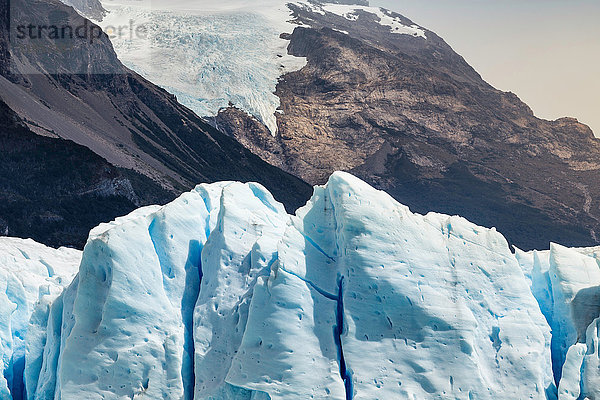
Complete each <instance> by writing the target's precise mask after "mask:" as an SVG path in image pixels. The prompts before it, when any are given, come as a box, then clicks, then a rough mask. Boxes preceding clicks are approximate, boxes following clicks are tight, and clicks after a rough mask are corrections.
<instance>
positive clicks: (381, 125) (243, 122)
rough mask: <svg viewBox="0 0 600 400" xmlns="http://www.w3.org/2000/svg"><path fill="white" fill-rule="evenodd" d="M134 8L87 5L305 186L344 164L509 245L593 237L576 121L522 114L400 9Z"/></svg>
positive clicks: (192, 99)
mask: <svg viewBox="0 0 600 400" xmlns="http://www.w3.org/2000/svg"><path fill="white" fill-rule="evenodd" d="M349 3H353V4H349ZM123 4H126V5H123ZM138 4H142V5H138V6H136V5H135V4H134V3H124V2H120V3H114V2H109V1H105V2H103V5H104V6H105V8H106V9H107V12H108V13H107V17H106V21H107V23H111V24H113V22H111V21H124V20H126V18H127V17H128V16H131V18H132V20H133V21H136V22H138V23H140V24H141V25H143V26H147V27H149V28H148V29H149V32H150V36H149V38H150V39H149V41H147V42H146V41H135V40H134V41H132V40H130V39H129V37H128V36H127V35H122V36H117V37H114V38H112V41H113V43H114V45H115V49H116V51H117V53H118V55H119V57H120V58H121V59H122V60H123V62H124V63H125V64H126V65H128V66H130V67H131V68H133V69H135V70H136V71H138V72H140V73H141V74H142V75H144V76H145V77H147V78H149V79H150V80H151V81H153V82H155V83H157V84H159V85H160V86H162V87H165V88H167V89H168V90H169V91H170V92H172V93H174V94H176V95H177V97H178V99H180V100H181V101H182V102H183V103H184V104H186V105H188V106H189V107H191V108H192V109H193V110H195V111H196V112H197V113H198V114H199V115H202V116H207V117H209V119H210V120H211V123H212V124H213V125H214V126H216V127H217V128H218V129H220V130H223V131H225V132H227V133H229V134H230V135H231V136H232V137H234V138H236V139H237V140H238V141H239V142H240V143H242V144H243V145H244V146H246V147H247V148H249V149H250V150H252V152H253V153H255V154H257V155H259V156H260V157H261V158H262V159H263V160H265V161H268V162H269V163H271V164H272V165H275V166H277V167H279V168H282V169H284V170H285V171H287V172H289V173H292V174H294V175H295V176H298V177H300V178H301V179H303V180H305V181H307V182H309V183H311V184H321V183H324V182H325V180H326V179H327V177H328V176H329V175H330V174H331V173H332V172H333V171H336V170H346V171H350V172H352V173H354V174H356V175H357V176H359V177H361V178H362V179H364V180H366V181H367V182H369V183H370V184H372V185H374V186H375V187H377V188H379V189H383V190H385V191H387V192H388V193H390V194H391V195H392V196H393V197H394V198H396V199H397V200H399V201H401V202H402V203H404V204H407V205H408V206H410V207H411V209H412V210H415V211H419V212H427V211H429V210H435V211H439V212H443V213H448V214H458V215H462V216H465V217H467V218H469V219H470V220H472V221H474V222H476V223H478V224H480V225H483V226H488V227H491V226H495V227H497V228H498V229H499V230H501V231H502V232H504V234H505V235H506V236H507V238H508V239H509V241H510V242H511V243H514V244H516V245H518V246H519V247H521V248H525V249H531V248H547V247H548V243H549V242H550V241H554V242H557V243H562V244H564V245H579V246H581V245H594V244H598V243H599V241H598V237H597V235H596V233H597V232H598V226H599V225H598V223H599V222H598V219H599V218H600V211H599V210H600V208H599V204H598V200H597V199H598V198H600V193H599V192H598V185H596V184H595V182H597V181H598V179H599V178H600V176H599V171H600V161H599V160H600V147H599V146H600V145H599V142H598V140H597V139H596V138H595V137H594V135H593V133H592V131H591V130H590V129H589V128H588V127H587V126H585V125H583V124H581V123H579V122H578V121H576V120H575V119H572V118H563V119H559V120H556V121H546V120H542V119H539V118H536V117H535V116H534V114H533V113H532V111H531V110H530V108H529V107H528V106H527V105H526V104H524V103H523V102H521V101H520V100H519V98H518V97H517V96H516V95H515V94H513V93H505V92H501V91H499V90H496V89H494V88H493V87H492V86H490V85H489V84H487V83H486V82H485V81H484V80H483V79H482V78H481V77H480V75H479V74H478V73H477V72H476V71H475V70H474V69H473V68H471V67H470V66H469V65H468V63H467V62H466V61H465V60H464V59H463V58H462V57H461V56H460V55H458V54H456V53H455V52H454V51H453V50H452V48H451V47H450V46H449V45H448V44H446V43H445V42H444V41H443V39H442V38H440V37H439V36H437V35H436V34H435V33H434V32H432V31H430V30H428V29H426V28H424V27H421V26H419V25H417V24H415V23H414V22H412V21H410V20H409V19H407V18H406V17H404V16H402V15H400V14H397V13H394V12H391V11H388V10H385V9H380V8H376V7H368V6H366V5H365V4H364V2H360V3H358V2H351V1H344V2H337V3H334V2H319V1H313V0H309V1H293V2H287V1H280V0H268V1H266V2H265V4H264V6H261V7H256V6H252V5H248V3H247V2H243V1H240V2H233V4H231V3H223V2H216V1H212V0H211V1H206V2H202V7H199V6H198V5H195V3H192V2H185V1H182V2H177V3H172V2H164V1H155V2H152V7H149V6H144V5H143V3H139V2H138ZM179 9H182V10H183V9H185V10H186V11H185V15H183V12H182V11H180V10H179ZM194 10H196V12H194ZM165 32H168V34H166V33H165ZM473 34H474V35H476V32H474V33H473ZM254 43H261V44H263V45H261V46H254V45H253V44H254ZM145 46H150V47H149V48H150V49H151V51H150V50H147V53H149V54H146V53H144V52H143V51H142V50H141V49H147V47H145ZM229 103H231V104H229Z"/></svg>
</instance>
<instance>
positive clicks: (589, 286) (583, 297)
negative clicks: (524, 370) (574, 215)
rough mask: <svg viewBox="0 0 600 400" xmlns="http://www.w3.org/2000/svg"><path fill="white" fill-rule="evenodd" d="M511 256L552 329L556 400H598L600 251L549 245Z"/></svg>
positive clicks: (599, 382)
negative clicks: (583, 399) (524, 274)
mask: <svg viewBox="0 0 600 400" xmlns="http://www.w3.org/2000/svg"><path fill="white" fill-rule="evenodd" d="M516 256H517V259H518V260H519V263H520V264H521V265H522V267H523V270H524V271H525V273H526V275H527V277H528V279H529V282H530V285H531V287H532V293H533V294H534V295H535V297H536V298H537V300H538V302H539V304H540V309H541V311H542V312H543V313H544V316H545V317H546V320H547V321H548V324H549V326H550V327H551V329H552V343H551V353H552V367H553V373H554V379H555V382H558V383H559V384H558V398H559V399H561V400H562V399H574V400H576V399H579V398H589V399H596V398H600V369H599V367H600V358H599V357H600V351H599V348H598V341H599V336H598V335H599V334H600V332H599V331H598V328H599V324H600V319H599V318H598V317H599V316H600V247H595V248H583V249H569V248H566V247H563V246H560V245H557V244H552V245H551V247H550V250H549V251H532V252H528V253H524V252H521V251H518V250H517V253H516Z"/></svg>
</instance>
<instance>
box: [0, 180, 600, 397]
mask: <svg viewBox="0 0 600 400" xmlns="http://www.w3.org/2000/svg"><path fill="white" fill-rule="evenodd" d="M0 247H1V248H2V253H0V254H7V255H8V256H6V257H3V258H0V272H2V271H8V273H9V274H14V275H16V276H19V279H18V280H16V281H14V279H13V280H9V287H10V288H17V287H19V288H20V287H21V286H18V282H22V283H21V284H22V285H23V286H22V287H23V288H25V291H26V292H28V293H32V294H33V297H23V295H22V294H20V293H22V292H21V289H19V290H14V289H10V290H7V291H6V293H5V292H4V291H0V293H2V295H0V301H4V302H7V301H8V303H7V304H11V303H15V304H24V305H26V307H25V306H23V307H18V308H17V309H16V311H13V309H11V308H6V307H2V308H0V317H1V318H0V329H1V332H4V333H3V336H2V344H3V346H2V347H0V351H1V352H2V353H1V354H2V359H3V360H4V361H5V362H4V363H3V364H0V365H1V366H2V368H4V371H3V372H4V373H3V375H2V376H3V377H15V376H23V377H24V389H23V388H22V387H21V386H19V384H18V381H15V380H14V379H12V380H10V379H7V381H8V384H7V385H5V386H0V390H2V389H1V388H2V387H4V391H3V392H0V393H1V395H2V398H8V399H10V398H13V399H19V400H20V399H22V398H24V397H22V396H21V394H22V393H23V390H25V391H26V394H27V397H26V398H28V399H51V398H100V397H104V398H111V399H131V398H134V399H136V398H145V397H147V398H166V399H182V398H185V399H205V398H212V399H231V400H234V399H235V400H241V399H271V400H276V399H307V398H321V399H324V398H327V399H340V400H341V399H346V400H348V399H355V400H358V399H376V398H381V399H392V398H457V399H473V398H476V399H524V398H532V399H557V398H560V399H577V398H583V397H587V398H595V397H596V396H598V387H599V386H598V385H597V381H598V379H599V375H598V368H597V366H598V363H599V362H600V361H599V358H598V342H599V339H598V338H599V331H598V324H599V323H600V322H599V321H600V318H598V317H599V315H600V309H599V308H598V301H597V300H598V290H597V289H598V285H599V283H600V268H599V267H598V265H599V264H598V260H599V259H600V258H599V257H600V248H589V249H568V248H565V247H562V246H559V245H553V246H552V248H551V250H550V251H541V252H538V251H533V252H523V251H520V250H519V251H517V252H516V254H513V253H511V251H510V250H509V246H508V243H507V241H506V240H505V239H504V237H503V236H502V235H501V234H499V233H498V232H496V231H495V230H494V229H487V228H482V227H479V226H476V225H474V224H472V223H470V222H468V221H467V220H465V219H463V218H460V217H450V216H447V215H442V214H437V213H430V214H427V215H425V216H423V215H419V214H414V213H412V212H410V210H409V209H408V208H407V207H406V206H404V205H401V204H399V203H398V202H396V201H395V200H394V199H393V198H392V197H390V196H389V195H388V194H386V193H385V192H381V191H378V190H376V189H374V188H372V187H370V186H369V185H367V184H366V183H364V182H362V181H360V180H359V179H357V178H355V177H353V176H351V175H349V174H346V173H335V174H334V175H332V176H331V177H330V178H329V180H328V183H327V184H326V185H325V186H320V187H316V188H315V189H314V195H313V197H312V199H311V200H310V201H309V202H308V203H307V204H306V206H304V207H302V208H300V209H299V210H298V211H297V213H296V214H295V215H294V216H291V215H288V214H286V212H285V209H284V207H283V205H282V204H280V203H278V202H276V201H275V200H274V199H273V197H272V196H271V194H270V193H269V192H268V191H266V189H265V188H264V187H262V186H261V185H259V184H255V183H248V184H242V183H239V182H223V183H215V184H202V185H199V186H198V187H196V188H195V189H194V190H192V191H191V192H188V193H185V194H183V195H182V196H181V197H179V198H178V199H176V200H175V201H173V202H172V203H170V204H168V205H166V206H164V207H158V206H152V207H145V208H141V209H139V210H136V211H135V212H134V213H132V214H130V215H128V216H126V217H122V218H119V219H117V220H115V221H113V222H111V223H109V224H102V225H100V226H98V227H96V228H95V229H93V230H92V232H90V239H89V241H88V243H87V245H86V247H85V250H84V251H83V254H81V253H79V252H77V251H72V250H69V252H70V253H68V257H67V256H66V255H65V253H64V252H65V251H66V250H64V249H63V250H45V249H44V248H43V246H40V245H35V246H34V244H33V243H32V242H23V241H15V240H14V239H0ZM38 260H39V261H38ZM79 260H81V261H80V262H81V264H80V267H79V273H78V275H77V276H76V277H75V278H74V280H73V282H72V283H71V284H70V285H69V286H68V288H66V289H65V290H64V291H63V292H62V293H55V292H54V291H53V292H52V293H55V294H54V295H53V297H52V298H49V300H47V301H45V300H44V301H42V302H40V303H38V304H35V305H34V302H35V293H37V290H38V289H37V288H38V286H39V285H40V283H43V282H45V281H47V280H49V279H54V280H57V279H60V278H59V277H64V280H62V281H61V285H62V286H64V285H65V284H66V283H65V280H66V279H67V278H69V277H71V276H72V274H73V272H72V271H73V267H76V266H77V265H79ZM60 263H70V265H71V267H69V268H66V267H65V268H62V269H60V268H59V267H58V265H60ZM44 265H45V266H47V267H48V268H47V269H46V268H45V267H43V266H44ZM34 270H35V271H37V272H36V273H37V274H38V275H39V276H40V278H39V279H38V278H37V277H36V278H35V279H25V276H26V273H30V272H31V271H34ZM15 271H17V272H15ZM49 271H54V272H49ZM47 274H49V275H47ZM11 276H13V275H11ZM27 276H29V275H27ZM13 281H14V282H15V283H14V284H13ZM2 282H4V280H2ZM11 285H12V286H11ZM41 293H42V296H45V294H44V293H45V292H43V291H41ZM44 298H45V297H44ZM23 299H25V300H26V301H24V300H23ZM27 320H29V324H28V325H27V329H26V331H25V330H17V331H15V330H13V331H10V330H7V327H10V326H16V325H15V323H14V321H21V325H22V322H23V321H27ZM7 324H8V325H7ZM8 332H10V333H8ZM15 338H21V339H20V340H23V338H24V342H25V344H24V346H25V348H26V349H27V351H26V352H23V351H16V350H14V349H16V348H11V347H10V346H8V347H7V346H5V343H10V340H11V339H14V340H16V339H15ZM19 343H20V342H19ZM18 348H19V349H22V348H23V346H22V345H20V347H18ZM13 350H14V351H13ZM7 360H10V361H9V362H7ZM2 376H0V381H2V384H1V385H4V384H5V383H6V382H4V381H3V379H4V378H3V377H2ZM7 388H8V390H9V391H10V393H9V392H8V391H7V390H6V389H7ZM11 395H12V397H11ZM580 395H581V396H582V397H580Z"/></svg>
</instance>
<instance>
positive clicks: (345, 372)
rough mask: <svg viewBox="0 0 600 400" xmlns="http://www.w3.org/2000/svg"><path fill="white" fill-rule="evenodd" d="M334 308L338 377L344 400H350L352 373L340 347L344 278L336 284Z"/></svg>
mask: <svg viewBox="0 0 600 400" xmlns="http://www.w3.org/2000/svg"><path fill="white" fill-rule="evenodd" d="M336 301H337V307H336V313H335V314H336V326H335V327H334V328H333V332H334V340H335V344H336V346H337V348H338V355H339V364H340V376H341V377H342V380H343V381H344V387H345V389H346V400H352V398H353V397H354V385H353V382H352V372H351V371H350V369H349V368H348V365H346V359H345V357H344V348H343V346H342V335H343V334H344V329H345V327H344V277H343V276H342V277H340V279H339V283H338V296H337V299H336Z"/></svg>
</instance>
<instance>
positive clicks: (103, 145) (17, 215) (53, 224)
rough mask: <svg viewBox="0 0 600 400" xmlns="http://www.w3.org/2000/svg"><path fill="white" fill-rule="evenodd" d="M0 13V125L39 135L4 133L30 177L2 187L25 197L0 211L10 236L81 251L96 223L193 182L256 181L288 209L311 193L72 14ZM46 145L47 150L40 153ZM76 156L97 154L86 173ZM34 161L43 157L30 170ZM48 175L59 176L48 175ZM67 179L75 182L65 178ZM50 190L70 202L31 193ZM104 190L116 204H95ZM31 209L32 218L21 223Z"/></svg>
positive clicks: (16, 8) (34, 9) (27, 6)
mask: <svg viewBox="0 0 600 400" xmlns="http://www.w3.org/2000/svg"><path fill="white" fill-rule="evenodd" d="M9 6H10V8H9ZM0 12H1V13H2V15H3V18H2V26H1V28H2V29H1V32H2V36H1V37H0V51H2V52H3V55H2V59H1V62H0V72H1V76H0V87H1V89H0V99H1V100H2V101H3V103H5V104H6V105H7V106H8V109H9V110H5V111H4V114H3V117H5V118H6V120H5V121H12V120H19V121H20V122H19V123H18V124H19V125H22V126H25V127H26V128H27V129H21V128H18V129H20V131H25V130H29V131H32V132H34V133H36V134H38V135H40V137H33V136H26V135H27V134H26V133H24V134H23V135H25V136H26V137H27V138H28V139H24V137H25V136H24V137H18V135H17V136H15V135H16V133H13V132H11V131H10V129H13V128H12V127H11V128H5V129H9V130H7V131H5V132H6V133H7V134H5V135H3V136H2V139H3V140H4V142H3V143H2V146H4V147H6V148H9V147H10V148H11V149H12V151H13V156H14V152H19V148H18V147H15V146H17V142H18V141H23V140H26V141H29V147H28V149H29V152H30V153H29V155H27V154H24V155H20V156H18V157H17V156H14V157H17V158H19V160H18V162H19V163H21V164H23V165H29V166H30V167H32V168H33V169H35V170H36V173H35V174H31V175H28V178H29V180H23V179H21V180H19V179H13V178H15V177H13V176H10V175H7V176H6V178H7V179H5V182H6V183H7V185H8V186H7V187H5V188H3V190H4V191H5V192H6V193H12V194H11V195H9V196H13V194H15V193H19V194H20V196H24V198H25V199H26V200H25V201H22V202H19V201H14V202H12V203H11V205H10V206H8V207H4V209H3V210H2V212H3V214H2V215H0V218H1V219H2V220H4V222H5V225H6V224H8V229H9V233H13V234H19V235H23V236H33V237H35V238H36V239H37V240H39V241H42V242H45V243H49V244H53V245H64V244H69V245H79V246H81V245H83V243H84V242H85V239H86V233H87V231H88V230H89V229H90V228H91V227H93V226H95V225H97V224H98V223H99V222H102V221H106V220H110V219H112V218H114V217H116V216H118V215H123V214H126V213H128V212H129V211H131V210H133V209H134V208H135V207H136V206H139V205H143V204H148V203H164V202H165V201H167V200H169V199H172V198H173V197H174V196H175V193H179V192H180V191H181V190H184V189H186V188H190V187H193V186H194V185H195V184H197V183H199V182H213V181H217V180H230V179H235V180H242V181H247V180H253V181H258V182H262V183H264V185H265V186H266V187H269V188H270V189H271V190H272V191H273V192H274V193H275V195H276V196H277V197H278V198H279V199H281V201H283V202H284V203H285V204H286V206H288V207H289V209H290V210H294V209H295V208H296V207H298V206H299V205H300V204H303V203H304V202H305V201H306V199H307V198H308V196H309V195H310V187H309V186H308V185H306V184H305V183H304V182H303V181H301V180H300V179H298V178H295V177H293V176H291V175H289V174H287V173H285V172H282V171H281V170H279V169H277V168H275V167H272V166H270V165H269V164H267V163H266V162H264V161H262V160H261V159H260V158H259V157H257V156H255V155H253V154H252V153H251V152H250V151H248V150H247V149H245V148H244V147H243V146H241V145H240V144H238V143H237V142H236V141H235V140H234V139H232V138H230V137H228V136H226V135H224V134H222V133H221V132H219V131H217V130H216V129H214V128H213V127H211V126H210V125H208V124H207V123H206V122H205V121H203V120H202V119H200V118H198V117H197V116H196V115H195V114H194V113H193V112H192V111H190V110H189V109H187V108H185V107H184V106H182V105H180V104H179V103H178V102H177V100H176V99H175V98H174V96H172V95H170V94H169V93H167V92H166V91H164V90H163V89H160V88H158V87H156V86H154V85H153V84H151V83H150V82H148V81H147V80H145V79H143V78H141V77H140V76H139V75H137V74H136V73H134V72H132V71H130V70H128V69H127V68H125V67H124V66H123V65H122V64H121V63H120V62H119V60H118V59H117V57H116V55H115V53H114V51H113V48H112V45H111V43H110V41H109V39H108V37H107V36H106V35H105V34H103V33H102V34H101V33H100V31H99V28H98V27H95V25H92V24H91V23H90V22H89V21H87V20H85V19H84V18H83V17H81V16H79V15H78V14H77V13H76V12H75V10H74V9H73V8H71V7H67V6H65V5H63V4H62V3H60V2H58V1H54V0H34V1H24V0H13V1H11V2H10V3H8V2H7V1H6V0H5V1H3V2H1V4H0ZM29 25H33V26H34V27H43V26H46V27H47V26H53V25H55V26H59V27H62V26H69V27H73V28H74V29H76V28H77V27H80V26H85V27H88V32H89V34H90V35H92V34H95V33H98V37H97V38H96V37H94V36H88V37H87V38H78V37H75V38H69V37H67V38H63V39H58V40H57V39H56V38H53V37H51V36H50V35H49V34H45V35H41V37H40V36H39V35H37V33H36V30H35V29H34V33H36V34H34V35H31V34H26V35H21V33H22V32H20V31H19V26H25V27H27V26H29ZM94 29H95V30H94ZM25 32H27V31H25ZM9 33H10V34H11V35H10V38H11V40H10V41H9ZM13 114H14V116H13ZM7 123H8V122H7ZM15 129H16V128H15ZM15 132H16V131H15ZM41 136H45V137H43V138H42V137H41ZM59 139H61V140H59ZM15 140H16V141H17V142H15ZM19 146H20V145H19ZM52 147H54V148H55V150H54V151H47V150H48V149H50V148H52ZM85 148H87V149H89V150H91V152H92V153H95V155H97V156H99V157H97V158H96V159H95V161H93V162H92V164H91V165H90V164H86V161H84V160H86V159H90V158H94V157H92V156H90V154H91V153H90V152H88V151H87V150H85ZM42 149H44V150H42ZM76 149H79V150H76ZM77 151H81V154H75V155H74V156H73V157H74V158H73V159H72V160H71V162H70V163H67V164H65V165H64V166H63V168H64V169H62V170H60V169H56V168H51V167H49V165H55V166H56V165H59V164H61V163H62V162H63V161H64V160H63V159H61V158H60V157H63V156H64V154H65V153H73V152H77ZM40 154H44V158H39V157H38V158H36V159H35V160H34V161H35V164H27V163H29V162H30V159H31V157H32V156H33V155H40ZM1 157H3V159H2V160H1V161H7V162H8V161H9V160H7V159H6V158H5V157H8V154H3V155H2V156H1ZM20 157H24V158H20ZM27 157H29V158H27ZM3 167H4V166H3ZM10 168H13V170H19V169H20V168H21V167H15V165H12V166H11V167H10ZM69 168H70V171H65V170H66V169H69ZM89 168H93V170H92V171H90V170H89ZM44 171H46V172H47V174H48V175H45V174H44ZM116 171H119V172H116ZM70 172H72V175H69V173H70ZM52 173H61V174H64V175H61V176H52V175H49V174H52ZM72 176H81V177H82V178H81V179H79V180H77V179H74V180H72V181H69V178H70V177H72ZM89 177H92V178H89ZM88 178H89V180H88ZM105 178H106V179H105ZM107 179H108V180H107ZM115 179H116V181H115ZM111 182H113V183H114V182H120V183H119V184H118V185H117V186H118V188H116V189H115V188H113V187H111V185H112V183H111ZM50 184H53V185H57V186H56V187H54V190H55V193H57V194H64V193H68V195H69V199H68V201H66V200H65V199H64V198H62V197H60V196H59V195H57V197H54V198H53V197H52V196H46V195H44V196H46V197H44V196H39V192H45V193H49V192H48V186H49V185H50ZM32 188H34V189H35V188H41V189H40V191H39V192H38V191H36V190H32ZM121 189H124V191H123V190H121ZM111 191H112V192H115V191H116V192H119V193H116V194H115V193H112V194H111V196H113V195H114V196H113V197H115V201H114V204H111V203H110V202H108V203H104V202H103V201H104V199H106V197H107V196H106V194H107V192H111ZM90 196H91V197H92V198H93V199H94V200H93V201H91V202H90ZM109 197H110V196H109ZM28 200H31V201H28ZM69 202H71V203H70V204H66V203H69ZM32 203H35V207H34V208H35V209H36V210H35V212H34V214H35V215H31V216H30V218H26V219H25V220H22V216H23V215H25V214H28V213H29V211H31V208H30V206H29V204H32ZM117 203H119V204H117ZM103 204H106V205H103ZM108 204H110V205H108ZM71 212H74V213H73V214H71ZM46 215H49V217H48V218H46V217H45V216H46ZM107 217H108V218H107ZM73 220H80V221H81V227H80V229H75V230H73V231H72V232H71V234H68V235H63V233H64V231H65V230H66V229H73V228H72V227H73V226H74V225H73V224H72V223H71V222H72V221H73ZM9 221H11V222H10V223H8V222H9ZM14 221H18V223H15V222H14Z"/></svg>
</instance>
